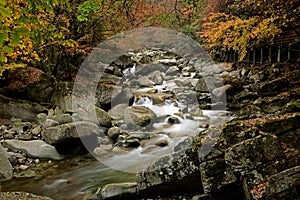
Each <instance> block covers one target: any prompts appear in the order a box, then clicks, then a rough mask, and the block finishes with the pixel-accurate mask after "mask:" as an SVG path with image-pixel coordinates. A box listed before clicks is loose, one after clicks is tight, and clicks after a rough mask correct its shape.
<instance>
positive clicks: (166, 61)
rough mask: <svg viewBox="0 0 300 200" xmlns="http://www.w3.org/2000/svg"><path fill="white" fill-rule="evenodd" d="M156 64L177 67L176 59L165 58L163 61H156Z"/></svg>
mask: <svg viewBox="0 0 300 200" xmlns="http://www.w3.org/2000/svg"><path fill="white" fill-rule="evenodd" d="M157 62H159V63H161V64H164V65H168V66H172V65H177V64H178V61H177V60H176V58H165V59H159V60H157Z"/></svg>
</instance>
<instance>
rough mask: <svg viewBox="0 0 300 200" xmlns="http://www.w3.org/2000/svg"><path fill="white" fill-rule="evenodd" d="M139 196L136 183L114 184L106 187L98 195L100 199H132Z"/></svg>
mask: <svg viewBox="0 0 300 200" xmlns="http://www.w3.org/2000/svg"><path fill="white" fill-rule="evenodd" d="M136 195H137V184H136V183H112V184H108V185H105V186H104V187H103V188H102V189H101V191H100V192H99V193H98V194H97V197H98V199H102V200H104V199H120V200H124V199H132V198H133V197H136Z"/></svg>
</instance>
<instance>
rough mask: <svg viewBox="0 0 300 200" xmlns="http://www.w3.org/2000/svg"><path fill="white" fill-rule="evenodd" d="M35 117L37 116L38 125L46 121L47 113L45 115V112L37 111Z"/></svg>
mask: <svg viewBox="0 0 300 200" xmlns="http://www.w3.org/2000/svg"><path fill="white" fill-rule="evenodd" d="M37 118H38V123H39V124H40V125H42V124H44V123H45V121H46V119H47V115H46V114H45V113H39V114H38V115H37Z"/></svg>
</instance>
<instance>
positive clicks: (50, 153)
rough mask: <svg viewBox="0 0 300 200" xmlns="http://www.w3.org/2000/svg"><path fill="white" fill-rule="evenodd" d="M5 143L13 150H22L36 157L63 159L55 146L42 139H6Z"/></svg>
mask: <svg viewBox="0 0 300 200" xmlns="http://www.w3.org/2000/svg"><path fill="white" fill-rule="evenodd" d="M3 145H4V146H5V147H7V148H9V149H11V150H12V151H22V152H24V153H26V154H27V155H29V156H31V157H34V158H42V159H54V160H61V159H63V156H61V155H60V154H59V153H58V152H57V151H56V149H55V147H54V146H52V145H50V144H47V143H46V142H44V141H42V140H32V141H21V140H5V141H4V142H3Z"/></svg>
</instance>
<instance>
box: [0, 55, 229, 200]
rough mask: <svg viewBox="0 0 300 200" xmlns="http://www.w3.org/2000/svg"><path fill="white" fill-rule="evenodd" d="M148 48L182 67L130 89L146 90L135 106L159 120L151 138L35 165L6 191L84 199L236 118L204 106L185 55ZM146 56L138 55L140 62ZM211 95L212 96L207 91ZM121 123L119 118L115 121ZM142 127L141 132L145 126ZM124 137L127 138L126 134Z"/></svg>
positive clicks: (57, 198) (60, 199)
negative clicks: (102, 152)
mask: <svg viewBox="0 0 300 200" xmlns="http://www.w3.org/2000/svg"><path fill="white" fill-rule="evenodd" d="M145 52H146V53H145ZM145 52H144V53H143V54H142V55H146V56H149V55H150V53H151V55H150V56H149V57H150V58H151V59H152V58H153V59H155V60H156V61H155V62H156V63H155V65H158V66H160V65H159V64H160V63H164V64H166V62H175V64H176V65H178V66H179V65H181V68H180V72H179V73H178V72H177V74H169V75H168V74H167V73H166V72H165V71H162V72H159V73H160V74H161V78H163V82H162V83H160V84H153V85H152V86H151V87H138V88H133V90H132V88H130V89H131V92H132V91H133V92H134V93H138V94H143V95H141V97H137V96H134V102H133V105H132V106H135V107H138V106H142V107H147V108H149V109H150V110H152V111H153V112H154V113H155V115H156V117H157V119H158V120H156V121H155V122H154V123H153V125H152V127H151V129H150V130H148V133H147V134H148V135H149V138H146V139H141V141H140V144H139V145H138V146H137V147H136V148H131V149H129V150H126V151H122V152H117V151H112V152H109V153H108V154H107V155H101V156H98V157H97V156H96V158H97V159H98V160H97V159H95V155H92V152H91V154H86V155H78V156H76V157H72V158H67V159H64V160H63V161H51V162H50V161H49V162H50V163H42V164H43V165H42V164H41V165H38V166H36V168H35V169H32V170H33V171H34V172H35V176H34V177H32V178H14V179H13V180H12V181H9V182H6V183H5V184H4V185H3V186H2V191H26V192H31V193H33V194H37V195H42V196H49V197H51V198H53V199H55V200H68V199H70V200H71V199H72V200H77V199H78V200H79V199H85V198H87V197H88V196H89V195H91V194H92V193H94V192H95V191H96V190H97V189H98V188H99V187H101V186H104V185H106V184H108V183H118V182H135V173H136V172H138V171H140V170H142V169H144V168H145V167H147V166H148V165H149V164H151V163H153V162H154V161H155V160H157V159H159V158H161V157H163V156H165V155H170V154H172V153H173V152H174V148H175V147H176V146H177V145H178V144H180V143H181V142H182V141H184V140H185V139H186V138H188V137H196V136H197V134H199V133H200V132H202V131H205V130H207V128H208V126H213V125H218V124H223V123H224V122H225V121H228V120H231V119H232V117H231V114H230V113H229V112H228V111H225V110H224V109H223V110H201V109H199V105H198V100H197V99H198V97H197V92H195V90H194V87H196V84H194V85H193V84H192V82H193V83H197V82H198V81H199V77H200V76H199V75H198V78H197V77H196V78H195V75H196V73H198V72H197V69H194V68H193V67H191V65H189V64H187V63H184V60H180V58H177V57H176V59H175V58H174V54H171V55H168V54H165V53H164V52H162V51H160V50H151V51H145ZM147 52H148V53H149V52H150V53H149V55H147ZM131 56H132V57H133V58H136V59H137V57H138V56H140V54H136V53H133V55H131ZM159 58H161V59H162V60H159ZM142 59H143V58H139V60H142ZM174 59H175V61H174ZM152 61H153V60H152ZM138 62H139V61H137V62H136V63H135V65H134V67H133V68H130V69H125V70H124V71H123V73H124V77H125V82H123V83H122V84H123V86H125V87H128V88H129V86H131V83H132V82H133V81H136V77H134V78H133V79H132V78H131V76H132V74H133V73H134V70H135V67H136V66H139V65H140V64H139V63H138ZM141 66H142V67H144V69H146V68H147V66H145V65H141ZM176 69H177V68H176ZM126 70H127V71H126ZM178 70H179V68H178ZM185 70H186V74H185ZM151 73H152V71H151ZM153 74H154V72H153ZM184 74H185V75H184ZM156 75H157V73H156ZM139 76H140V77H139V79H140V80H141V82H142V81H143V80H145V79H151V76H150V75H148V74H143V75H139ZM153 76H154V75H153ZM159 78H160V77H159ZM153 89H154V90H155V92H154V93H153V92H149V91H153ZM168 92H170V93H172V94H173V95H174V97H173V96H172V97H170V98H166V99H163V101H161V102H159V103H157V102H156V103H155V102H154V97H155V98H158V97H160V96H163V97H164V96H167V95H169V94H170V93H168ZM144 94H146V95H144ZM191 94H193V95H191ZM206 94H208V91H207V92H206ZM206 94H205V95H206ZM131 95H133V94H131ZM149 96H151V97H149ZM152 97H153V98H152ZM79 103H82V102H79ZM127 104H128V102H127ZM82 105H84V103H82ZM114 106H116V105H114ZM112 107H113V105H112ZM79 114H80V113H79ZM118 123H119V122H118V121H117V120H116V122H115V124H118ZM120 123H124V121H122V120H121V121H120ZM123 125H124V124H123ZM126 131H127V132H126ZM138 131H139V134H140V135H142V134H143V131H145V130H144V129H141V130H138ZM141 132H142V133H141ZM133 134H137V133H136V130H135V131H132V132H131V130H130V129H129V131H128V130H125V132H124V135H126V136H124V137H125V141H126V137H129V136H130V135H133ZM120 136H122V133H121V134H120ZM104 137H107V136H103V138H104ZM99 145H100V147H101V145H102V144H101V143H99ZM110 145H112V149H113V148H116V147H118V146H117V145H116V144H110ZM118 148H119V147H118ZM121 148H123V149H124V146H121ZM125 149H126V147H125ZM99 160H100V161H101V162H99Z"/></svg>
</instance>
